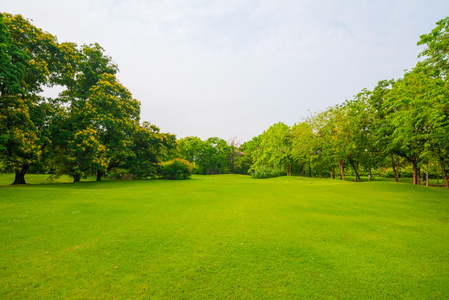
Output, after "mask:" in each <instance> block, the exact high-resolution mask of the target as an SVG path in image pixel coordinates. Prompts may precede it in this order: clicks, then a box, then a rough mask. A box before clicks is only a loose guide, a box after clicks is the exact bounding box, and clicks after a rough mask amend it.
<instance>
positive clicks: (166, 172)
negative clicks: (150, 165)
mask: <svg viewBox="0 0 449 300" xmlns="http://www.w3.org/2000/svg"><path fill="white" fill-rule="evenodd" d="M192 171H193V166H192V165H191V164H190V162H188V161H187V160H185V159H180V158H175V159H174V160H171V161H168V162H164V163H162V165H161V171H160V175H161V178H163V179H170V180H183V179H189V178H190V176H191V175H192Z"/></svg>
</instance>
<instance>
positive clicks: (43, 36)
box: [0, 14, 59, 184]
mask: <svg viewBox="0 0 449 300" xmlns="http://www.w3.org/2000/svg"><path fill="white" fill-rule="evenodd" d="M0 32H1V35H0V48H1V50H2V51H1V54H0V78H1V80H0V81H1V83H0V93H1V94H0V97H1V105H0V129H1V131H2V139H1V143H2V147H0V149H2V150H0V151H2V155H1V158H0V159H1V160H2V164H3V165H4V166H6V168H8V169H9V170H11V171H13V172H14V173H15V179H14V182H13V184H25V183H26V182H25V174H26V173H27V171H28V169H29V167H30V165H32V164H34V163H36V162H37V161H38V159H39V156H40V145H39V144H40V142H41V141H40V139H39V134H40V133H39V127H40V126H39V124H38V123H39V121H41V120H40V119H36V118H35V117H36V116H38V115H35V114H33V113H32V112H33V110H36V109H37V107H38V106H40V105H41V102H42V101H43V98H42V97H39V96H38V93H39V92H41V91H42V88H43V86H44V85H51V84H52V81H51V78H52V74H54V73H55V72H57V68H56V65H57V62H56V60H55V54H56V53H57V52H58V51H59V48H58V46H57V40H56V37H54V36H52V35H51V34H49V33H46V32H44V31H42V30H41V29H39V28H37V27H35V26H33V25H32V24H31V23H30V21H28V20H26V19H24V18H23V17H22V16H20V15H10V14H0ZM38 117H39V116H38Z"/></svg>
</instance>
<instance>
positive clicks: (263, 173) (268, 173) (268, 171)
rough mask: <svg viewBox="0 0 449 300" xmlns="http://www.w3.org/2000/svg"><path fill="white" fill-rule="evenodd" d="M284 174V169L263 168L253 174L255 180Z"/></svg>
mask: <svg viewBox="0 0 449 300" xmlns="http://www.w3.org/2000/svg"><path fill="white" fill-rule="evenodd" d="M284 174H285V172H284V171H283V170H282V169H279V168H271V167H267V166H261V167H258V168H257V169H255V170H254V171H253V172H252V177H253V178H254V179H261V178H271V177H279V176H281V175H284Z"/></svg>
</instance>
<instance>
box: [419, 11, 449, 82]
mask: <svg viewBox="0 0 449 300" xmlns="http://www.w3.org/2000/svg"><path fill="white" fill-rule="evenodd" d="M436 24H437V27H435V28H434V29H433V30H432V31H431V32H430V33H428V34H423V35H421V36H420V40H419V41H418V46H420V45H425V46H426V48H425V49H424V50H423V51H422V52H421V53H420V54H419V57H424V58H425V59H424V61H422V62H421V63H418V66H419V67H420V68H424V69H426V71H427V73H428V74H429V75H430V76H432V77H442V78H446V77H447V75H449V17H447V18H445V19H442V20H440V21H438V22H437V23H436Z"/></svg>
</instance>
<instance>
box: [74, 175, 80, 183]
mask: <svg viewBox="0 0 449 300" xmlns="http://www.w3.org/2000/svg"><path fill="white" fill-rule="evenodd" d="M80 180H81V175H80V174H74V175H73V182H80Z"/></svg>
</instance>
